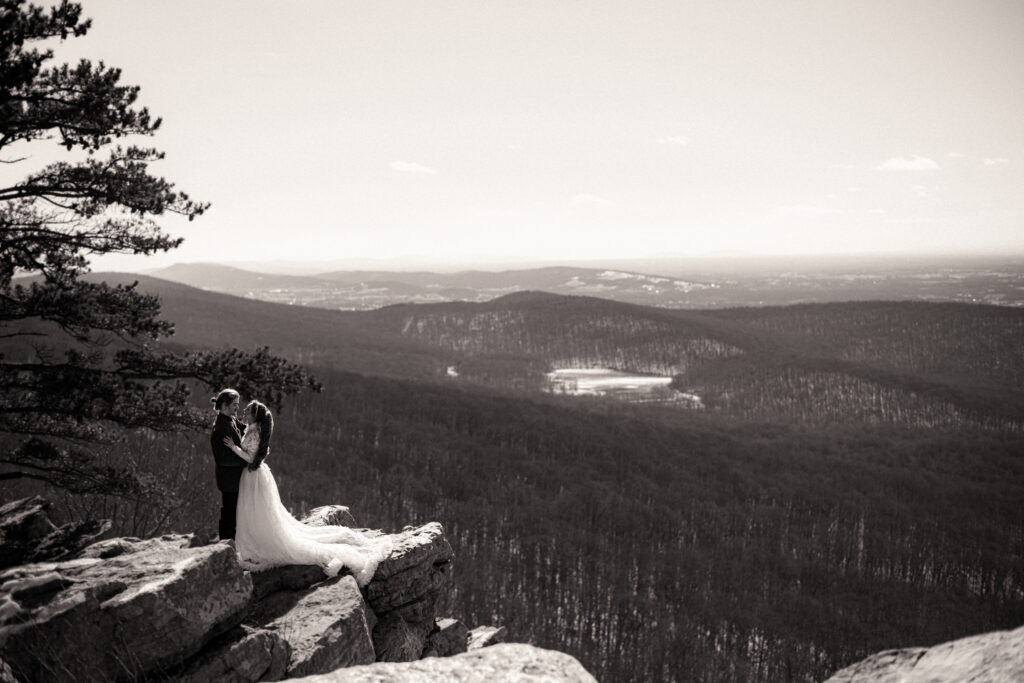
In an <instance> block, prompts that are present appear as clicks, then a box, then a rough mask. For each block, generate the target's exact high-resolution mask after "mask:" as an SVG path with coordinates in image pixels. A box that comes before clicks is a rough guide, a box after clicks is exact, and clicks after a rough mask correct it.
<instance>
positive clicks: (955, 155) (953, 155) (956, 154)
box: [946, 152, 967, 159]
mask: <svg viewBox="0 0 1024 683" xmlns="http://www.w3.org/2000/svg"><path fill="white" fill-rule="evenodd" d="M946 156H947V157H949V158H950V159H963V158H965V157H966V156H967V155H966V154H961V153H960V152H950V153H948V154H947V155H946Z"/></svg>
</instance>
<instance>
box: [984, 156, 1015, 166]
mask: <svg viewBox="0 0 1024 683" xmlns="http://www.w3.org/2000/svg"><path fill="white" fill-rule="evenodd" d="M983 163H984V164H985V165H986V166H1009V165H1010V160H1009V159H1007V158H1006V157H996V158H994V159H992V158H989V159H985V161H984V162H983Z"/></svg>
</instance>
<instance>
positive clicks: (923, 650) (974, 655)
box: [826, 626, 1024, 683]
mask: <svg viewBox="0 0 1024 683" xmlns="http://www.w3.org/2000/svg"><path fill="white" fill-rule="evenodd" d="M960 681H971V682H972V683H1008V682H1009V681H1024V626H1022V627H1021V628H1018V629H1016V630H1013V631H995V632H992V633H983V634H981V635H976V636H969V637H967V638H961V639H960V640H952V641H949V642H947V643H942V644H940V645H935V646H933V647H915V648H905V649H901V650H885V651H883V652H878V653H875V654H873V655H871V656H870V657H868V658H867V659H863V660H861V661H859V662H857V663H856V664H854V665H852V666H848V667H846V668H845V669H843V670H841V671H838V672H836V673H835V674H834V675H833V676H832V677H831V678H829V679H828V680H827V681H826V683H868V682H870V683H959V682H960Z"/></svg>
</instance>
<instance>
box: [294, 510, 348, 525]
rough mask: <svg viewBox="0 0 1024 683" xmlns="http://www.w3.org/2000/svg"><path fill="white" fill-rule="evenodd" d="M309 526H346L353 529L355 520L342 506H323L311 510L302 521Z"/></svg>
mask: <svg viewBox="0 0 1024 683" xmlns="http://www.w3.org/2000/svg"><path fill="white" fill-rule="evenodd" d="M302 523H303V524H309V525H310V526H347V527H353V528H354V527H355V526H356V518H355V517H353V516H352V513H351V511H349V509H348V508H347V507H345V506H344V505H323V506H321V507H318V508H313V510H311V511H310V513H309V514H308V515H306V517H305V518H303V520H302Z"/></svg>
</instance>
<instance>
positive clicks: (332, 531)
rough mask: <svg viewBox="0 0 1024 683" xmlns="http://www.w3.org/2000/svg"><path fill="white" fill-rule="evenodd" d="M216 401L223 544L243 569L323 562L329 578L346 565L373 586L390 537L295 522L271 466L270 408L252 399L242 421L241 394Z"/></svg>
mask: <svg viewBox="0 0 1024 683" xmlns="http://www.w3.org/2000/svg"><path fill="white" fill-rule="evenodd" d="M211 401H212V402H213V405H214V410H216V411H217V421H216V423H215V424H214V426H213V434H212V435H211V436H210V445H211V446H212V447H213V458H214V460H215V461H216V463H217V488H218V489H220V492H221V496H222V507H221V510H220V525H219V531H220V538H221V540H225V539H234V542H235V551H236V552H237V553H238V558H239V562H240V563H241V564H242V566H244V567H246V568H248V569H264V568H269V567H277V566H281V565H286V564H316V565H320V566H321V567H323V569H324V573H325V574H327V575H328V576H336V575H337V574H338V571H339V570H340V569H341V568H342V567H347V568H348V569H349V571H351V572H352V574H353V575H354V576H355V578H356V582H357V583H358V584H359V585H360V586H365V585H366V584H367V583H369V582H370V579H371V578H373V573H374V571H376V569H377V564H378V563H379V562H380V561H381V560H383V559H384V558H385V557H387V556H388V555H389V554H390V552H391V548H392V544H391V538H390V537H389V536H387V535H385V534H379V533H375V532H365V533H364V532H362V531H359V530H356V529H350V528H348V527H345V526H310V525H308V524H303V523H302V522H300V521H298V520H297V519H295V518H294V517H292V515H291V513H289V512H288V510H287V509H286V508H285V507H284V505H282V503H281V496H280V495H279V494H278V491H277V482H275V481H274V475H273V473H271V471H270V468H269V467H267V465H266V463H265V462H264V460H265V459H266V457H267V456H268V455H269V454H270V438H271V436H272V434H273V431H274V416H273V415H272V414H271V412H270V409H269V408H267V407H266V406H265V405H263V404H262V403H260V402H259V401H251V402H250V403H249V404H248V405H247V406H246V407H245V411H244V416H245V420H244V422H243V421H242V420H239V419H238V417H237V416H236V415H237V412H238V408H239V405H240V403H241V397H240V396H239V394H238V392H237V391H235V390H234V389H224V390H223V391H221V392H220V393H219V394H217V396H216V397H215V398H213V399H211Z"/></svg>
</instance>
